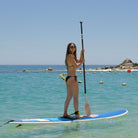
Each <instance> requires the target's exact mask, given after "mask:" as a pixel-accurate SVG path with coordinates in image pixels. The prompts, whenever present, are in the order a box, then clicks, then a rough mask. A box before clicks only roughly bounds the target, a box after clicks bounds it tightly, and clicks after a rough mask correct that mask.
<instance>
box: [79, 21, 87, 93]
mask: <svg viewBox="0 0 138 138" xmlns="http://www.w3.org/2000/svg"><path fill="white" fill-rule="evenodd" d="M80 26H81V44H82V49H84V44H83V28H82V22H80ZM83 58H84V53H83ZM83 77H84V93H85V94H86V79H85V62H84V63H83Z"/></svg>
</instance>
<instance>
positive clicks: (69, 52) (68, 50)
mask: <svg viewBox="0 0 138 138" xmlns="http://www.w3.org/2000/svg"><path fill="white" fill-rule="evenodd" d="M72 44H73V45H74V46H75V47H76V45H75V44H74V43H69V44H68V45H67V51H66V57H65V65H66V66H67V67H68V63H67V57H68V55H69V54H72V53H71V51H70V46H71V45H72ZM76 51H77V47H76V49H75V51H74V53H73V55H74V57H75V60H76V61H77V54H76V53H77V52H76Z"/></svg>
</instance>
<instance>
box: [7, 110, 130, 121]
mask: <svg viewBox="0 0 138 138" xmlns="http://www.w3.org/2000/svg"><path fill="white" fill-rule="evenodd" d="M127 113H128V111H127V110H118V111H112V112H106V113H100V114H96V116H95V117H86V116H84V117H83V118H80V119H75V118H70V119H68V118H62V117H50V118H37V119H21V120H11V121H8V123H10V124H49V123H70V122H76V121H91V120H98V119H108V118H115V117H120V116H123V115H125V114H127ZM92 116H94V115H92Z"/></svg>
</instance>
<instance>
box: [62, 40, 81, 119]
mask: <svg viewBox="0 0 138 138" xmlns="http://www.w3.org/2000/svg"><path fill="white" fill-rule="evenodd" d="M76 53H77V48H76V45H75V44H74V43H69V44H68V46H67V51H66V58H65V64H66V66H67V70H68V76H67V77H66V86H67V98H66V100H65V105H64V114H63V117H64V118H70V117H71V115H69V114H68V113H67V110H68V107H69V103H70V101H71V99H72V97H73V100H74V101H73V102H74V109H75V113H74V114H75V118H79V117H80V116H79V111H78V96H79V87H78V81H77V73H76V69H77V68H78V67H79V66H81V64H83V63H84V58H83V54H84V49H82V50H81V54H80V59H79V60H78V59H77V56H76Z"/></svg>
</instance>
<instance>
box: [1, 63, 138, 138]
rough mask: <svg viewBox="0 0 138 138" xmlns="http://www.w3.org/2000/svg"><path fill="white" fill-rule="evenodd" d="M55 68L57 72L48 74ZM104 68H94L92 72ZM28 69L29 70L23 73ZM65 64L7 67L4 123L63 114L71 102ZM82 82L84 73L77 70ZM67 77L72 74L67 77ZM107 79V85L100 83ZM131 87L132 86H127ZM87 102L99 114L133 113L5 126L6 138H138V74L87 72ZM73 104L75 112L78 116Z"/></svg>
mask: <svg viewBox="0 0 138 138" xmlns="http://www.w3.org/2000/svg"><path fill="white" fill-rule="evenodd" d="M49 67H52V68H53V69H54V70H53V71H44V70H45V69H47V68H49ZM96 67H102V65H101V66H97V65H89V66H86V68H96ZM23 70H28V72H23ZM62 73H66V68H65V66H62V65H50V66H48V65H42V66H41V65H24V66H23V65H18V66H16V65H11V66H9V65H3V66H2V65H1V66H0V125H2V124H4V123H5V122H7V121H9V120H14V119H27V118H43V117H58V116H62V114H63V108H64V101H65V98H66V85H65V82H64V81H63V80H62V79H61V78H60V77H59V75H60V74H62ZM77 75H78V81H83V74H81V73H80V71H78V72H77ZM64 77H66V76H64ZM100 81H103V84H99V82H100ZM122 83H125V84H126V86H123V85H122ZM86 84H87V85H86V87H87V99H88V102H89V104H90V107H91V110H92V113H93V114H96V113H102V112H108V111H115V110H120V109H127V110H128V114H127V115H125V116H122V117H118V118H113V119H103V120H94V121H89V122H76V123H75V122H74V123H67V124H45V125H23V126H21V127H18V128H16V125H13V124H6V125H3V126H2V127H0V138H86V137H87V138H138V72H137V71H134V72H131V73H127V72H125V71H123V72H121V71H117V72H114V71H112V72H107V71H104V72H101V71H98V72H93V71H89V72H86ZM83 88H84V86H83V83H79V111H80V113H81V114H84V112H85V111H84V104H85V95H84V89H83ZM73 112H74V108H73V101H71V103H70V106H69V113H73Z"/></svg>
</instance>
